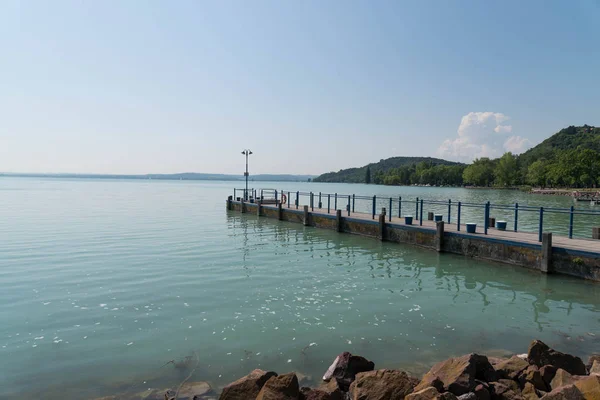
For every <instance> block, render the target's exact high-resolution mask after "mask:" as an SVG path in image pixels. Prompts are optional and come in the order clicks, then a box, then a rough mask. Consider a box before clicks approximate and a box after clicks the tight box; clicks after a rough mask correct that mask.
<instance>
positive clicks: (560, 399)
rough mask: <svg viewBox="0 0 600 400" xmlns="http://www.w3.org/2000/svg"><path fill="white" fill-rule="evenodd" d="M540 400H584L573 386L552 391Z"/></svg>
mask: <svg viewBox="0 0 600 400" xmlns="http://www.w3.org/2000/svg"><path fill="white" fill-rule="evenodd" d="M541 400H585V399H584V398H583V395H582V394H581V392H580V391H579V389H577V388H576V387H575V385H567V386H562V387H559V388H558V389H554V390H552V391H551V392H550V393H546V394H545V395H544V396H542V398H541Z"/></svg>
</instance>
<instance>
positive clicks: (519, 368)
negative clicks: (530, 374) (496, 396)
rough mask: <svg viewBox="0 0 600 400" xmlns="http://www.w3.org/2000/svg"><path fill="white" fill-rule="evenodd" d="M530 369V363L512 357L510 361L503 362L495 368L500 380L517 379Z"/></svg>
mask: <svg viewBox="0 0 600 400" xmlns="http://www.w3.org/2000/svg"><path fill="white" fill-rule="evenodd" d="M527 367H529V363H528V362H527V361H525V360H523V359H522V358H520V357H517V356H512V357H511V358H509V359H508V360H505V361H502V362H501V363H499V364H497V365H496V366H495V367H494V368H495V369H496V372H497V373H498V377H499V378H503V379H517V377H518V376H519V374H520V373H521V372H523V371H524V370H525V369H527Z"/></svg>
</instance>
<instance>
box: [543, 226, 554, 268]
mask: <svg viewBox="0 0 600 400" xmlns="http://www.w3.org/2000/svg"><path fill="white" fill-rule="evenodd" d="M540 269H541V271H542V272H543V273H545V274H548V273H550V272H552V233H551V232H544V233H542V262H541V265H540Z"/></svg>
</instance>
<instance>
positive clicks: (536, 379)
mask: <svg viewBox="0 0 600 400" xmlns="http://www.w3.org/2000/svg"><path fill="white" fill-rule="evenodd" d="M518 379H519V384H520V385H521V387H522V388H523V387H525V383H527V382H529V383H531V384H533V386H535V388H536V389H537V390H543V391H544V392H547V391H549V387H548V386H547V385H546V382H544V378H542V374H541V372H540V371H539V368H538V367H537V366H536V365H530V366H529V367H527V369H526V370H525V371H523V372H522V373H521V375H519V378H518Z"/></svg>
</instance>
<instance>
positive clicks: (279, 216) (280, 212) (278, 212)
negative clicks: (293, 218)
mask: <svg viewBox="0 0 600 400" xmlns="http://www.w3.org/2000/svg"><path fill="white" fill-rule="evenodd" d="M277 218H278V219H279V220H280V221H282V220H283V209H282V208H281V203H279V208H278V209H277Z"/></svg>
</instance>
